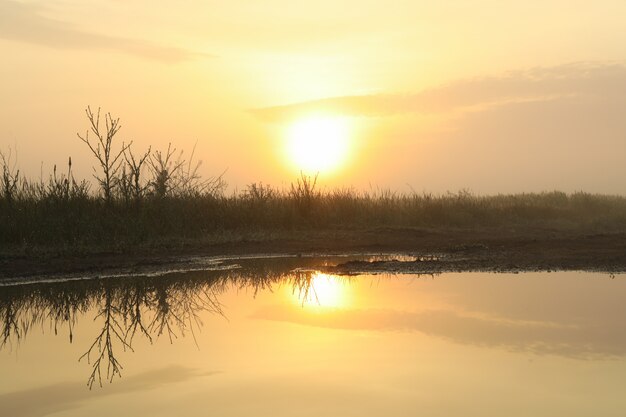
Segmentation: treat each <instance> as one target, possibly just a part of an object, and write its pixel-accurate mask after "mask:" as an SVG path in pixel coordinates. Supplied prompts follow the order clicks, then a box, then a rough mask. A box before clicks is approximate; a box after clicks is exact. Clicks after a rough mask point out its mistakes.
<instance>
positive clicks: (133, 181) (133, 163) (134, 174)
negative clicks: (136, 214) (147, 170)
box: [124, 145, 152, 200]
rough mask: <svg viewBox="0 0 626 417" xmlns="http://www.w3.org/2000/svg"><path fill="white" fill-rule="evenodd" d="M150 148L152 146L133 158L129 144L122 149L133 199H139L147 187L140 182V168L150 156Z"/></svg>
mask: <svg viewBox="0 0 626 417" xmlns="http://www.w3.org/2000/svg"><path fill="white" fill-rule="evenodd" d="M151 150H152V148H151V147H149V148H148V150H147V151H146V152H145V153H144V154H143V155H141V156H140V157H139V158H135V155H133V153H132V151H131V149H130V145H128V147H127V148H126V149H125V150H124V159H125V160H126V166H127V167H128V171H129V172H128V174H127V175H128V177H129V179H130V187H131V192H132V194H133V197H134V198H135V200H139V199H140V198H141V197H142V196H143V195H144V193H145V191H146V189H147V188H148V185H144V184H142V183H141V169H142V167H143V165H144V163H145V162H146V161H147V160H148V158H149V157H150V152H151Z"/></svg>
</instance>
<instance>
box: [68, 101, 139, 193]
mask: <svg viewBox="0 0 626 417" xmlns="http://www.w3.org/2000/svg"><path fill="white" fill-rule="evenodd" d="M85 113H86V114H87V119H88V120H89V124H90V128H89V130H87V131H86V132H85V135H81V134H80V133H78V134H77V136H78V138H79V139H80V140H82V141H83V142H84V143H86V144H87V146H88V147H89V149H90V150H91V153H92V154H93V155H94V156H95V157H96V159H97V160H98V163H99V165H100V170H101V173H100V174H97V173H94V178H95V179H96V180H97V181H98V183H99V184H100V188H101V189H102V193H103V195H104V199H105V200H106V201H107V202H110V201H111V198H112V197H113V191H114V189H115V187H116V186H117V181H118V178H117V174H118V172H119V170H120V166H121V163H120V162H121V161H120V158H121V157H122V156H123V155H124V151H125V150H126V149H128V147H129V146H130V145H131V144H132V142H131V143H129V144H128V145H124V144H122V148H121V149H120V150H119V151H116V150H114V149H113V140H114V139H115V135H116V134H117V133H118V132H119V130H120V128H121V126H120V124H119V122H120V119H119V118H116V119H114V118H113V116H111V113H107V114H106V115H105V117H104V125H105V129H106V131H102V130H101V126H100V108H98V112H97V113H96V114H94V113H93V112H92V111H91V108H90V107H87V109H86V110H85ZM90 131H91V133H93V134H94V135H95V137H96V138H95V140H94V141H93V142H92V141H91V139H90V138H89V132H90ZM94 171H95V168H94Z"/></svg>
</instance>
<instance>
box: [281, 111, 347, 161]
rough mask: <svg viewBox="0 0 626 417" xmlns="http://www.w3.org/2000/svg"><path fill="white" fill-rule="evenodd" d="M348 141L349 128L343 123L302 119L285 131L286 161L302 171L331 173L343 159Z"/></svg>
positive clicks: (314, 118)
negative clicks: (287, 158)
mask: <svg viewBox="0 0 626 417" xmlns="http://www.w3.org/2000/svg"><path fill="white" fill-rule="evenodd" d="M348 139H349V131H348V124H347V122H346V120H345V119H342V118H340V117H311V118H307V119H302V120H299V121H297V122H295V123H294V124H293V125H291V126H290V127H289V130H288V131H287V153H288V157H289V159H290V161H291V162H292V163H293V164H294V165H295V166H296V167H297V168H298V169H300V170H302V171H306V172H309V173H315V172H325V171H330V170H333V169H335V168H337V167H338V166H339V165H340V164H341V163H342V162H343V161H344V160H345V159H346V156H347V153H348Z"/></svg>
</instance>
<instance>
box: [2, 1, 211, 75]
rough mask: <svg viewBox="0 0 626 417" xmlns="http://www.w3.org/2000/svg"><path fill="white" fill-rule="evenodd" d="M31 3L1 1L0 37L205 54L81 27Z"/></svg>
mask: <svg viewBox="0 0 626 417" xmlns="http://www.w3.org/2000/svg"><path fill="white" fill-rule="evenodd" d="M41 12H42V9H41V8H40V7H38V6H36V5H33V4H24V3H19V2H16V1H3V2H0V39H6V40H10V41H17V42H25V43H30V44H34V45H41V46H46V47H50V48H58V49H109V50H114V51H120V52H124V53H128V54H131V55H135V56H139V57H142V58H148V59H154V60H157V61H163V62H172V63H174V62H180V61H186V60H190V59H194V58H198V57H201V56H208V55H206V54H202V53H197V52H193V51H190V50H187V49H184V48H179V47H174V46H165V45H160V44H156V43H152V42H149V41H145V40H140V39H131V38H124V37H117V36H109V35H102V34H98V33H91V32H86V31H82V30H80V29H78V28H76V27H75V26H74V25H72V24H71V23H68V22H63V21H60V20H56V19H51V18H48V17H46V16H44V15H43V14H42V13H41Z"/></svg>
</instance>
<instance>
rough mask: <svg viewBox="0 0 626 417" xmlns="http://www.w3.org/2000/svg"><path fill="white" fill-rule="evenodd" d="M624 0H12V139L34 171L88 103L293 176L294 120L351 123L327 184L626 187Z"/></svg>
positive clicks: (146, 133) (2, 140)
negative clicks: (171, 0)
mask: <svg viewBox="0 0 626 417" xmlns="http://www.w3.org/2000/svg"><path fill="white" fill-rule="evenodd" d="M624 16H626V3H625V2H624V1H622V0H614V1H613V0H599V1H595V2H589V1H572V0H568V1H565V0H563V1H542V2H535V1H532V2H518V1H515V2H513V1H469V0H467V1H466V0H456V1H447V2H426V1H424V2H422V1H417V0H412V1H408V0H406V1H386V2H380V1H363V0H360V1H358V2H357V1H348V0H346V1H342V2H337V1H315V2H313V1H294V0H290V1H286V0H267V1H263V2H250V1H229V2H217V1H186V2H183V3H179V4H176V6H175V7H174V6H169V7H168V6H166V5H164V4H162V3H155V2H153V1H132V2H121V1H90V2H88V3H85V2H81V1H77V0H65V1H56V0H50V1H45V2H44V1H28V2H17V1H13V0H9V1H3V2H2V3H0V53H2V56H3V57H4V58H3V60H2V64H1V65H0V92H1V94H0V149H2V150H5V152H6V149H8V148H9V147H11V148H17V152H18V157H19V165H20V167H21V168H22V169H23V171H25V172H26V173H27V174H28V175H30V176H35V177H38V176H39V174H40V170H41V163H42V162H43V163H44V166H43V172H44V175H47V173H48V172H49V171H50V170H51V168H52V165H53V164H55V163H56V164H59V165H63V164H64V163H65V161H66V158H67V157H68V156H70V155H71V156H72V157H73V160H74V167H75V170H76V173H77V175H79V176H81V177H87V176H89V175H90V170H91V163H92V161H91V159H90V157H89V152H88V149H86V147H85V146H84V145H83V144H82V143H80V141H79V140H78V139H77V138H76V132H79V131H84V130H85V129H86V128H87V124H86V119H85V117H84V113H83V110H84V108H85V107H86V106H87V105H91V106H94V107H98V106H101V107H102V109H103V110H104V111H110V112H112V113H113V114H114V115H116V116H119V117H120V118H121V119H122V125H123V127H122V130H121V131H120V139H121V140H125V141H129V140H133V142H134V145H135V147H136V149H137V150H142V149H146V148H147V147H148V146H149V145H152V146H153V148H155V147H156V148H161V149H162V148H164V147H167V143H168V142H170V141H171V142H172V143H173V144H174V145H175V146H177V147H178V148H179V149H186V150H187V152H190V151H191V148H192V147H193V144H194V143H195V142H196V141H197V142H198V147H197V155H198V156H199V158H200V159H202V160H203V161H204V164H203V168H202V169H203V172H204V173H205V174H207V175H215V174H219V173H221V172H222V171H224V170H225V169H228V171H227V173H226V176H225V179H226V181H227V182H228V183H229V184H230V186H231V188H232V189H234V188H236V187H238V188H242V187H244V186H245V185H246V184H248V183H250V182H258V181H262V182H264V183H270V184H274V185H277V186H284V185H287V184H289V183H290V182H291V181H292V180H293V179H294V178H295V177H296V176H297V175H298V170H299V167H298V166H297V164H294V161H293V158H291V160H290V157H288V156H286V155H287V154H288V153H287V152H286V148H287V147H288V145H287V143H286V142H287V141H288V138H287V136H288V133H286V132H289V131H290V129H291V126H292V124H294V123H298V122H299V121H302V120H304V119H307V118H308V117H310V115H311V114H319V113H320V112H322V113H324V114H329V115H331V116H333V117H342V118H344V119H345V120H348V121H349V126H350V128H349V138H348V144H349V148H348V152H347V153H346V154H347V157H346V158H345V159H342V162H341V163H339V164H338V165H337V167H336V169H334V170H332V172H331V171H328V172H322V173H321V182H322V183H323V184H325V185H328V186H334V185H341V186H345V185H354V186H356V187H358V188H365V189H367V188H369V187H375V188H376V187H380V188H387V187H389V188H392V189H394V190H398V191H410V190H411V189H414V190H416V191H422V190H424V191H432V192H445V191H447V190H451V191H456V190H459V189H462V188H467V189H470V190H473V191H475V192H479V193H495V192H519V191H541V190H552V189H562V190H565V191H575V190H585V191H591V192H608V193H624V187H623V185H624V178H626V117H625V116H624V109H625V108H626V31H624V30H623V19H624Z"/></svg>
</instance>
